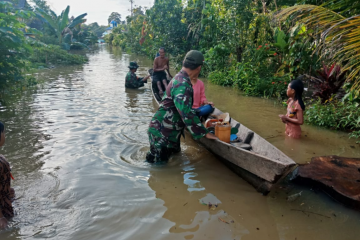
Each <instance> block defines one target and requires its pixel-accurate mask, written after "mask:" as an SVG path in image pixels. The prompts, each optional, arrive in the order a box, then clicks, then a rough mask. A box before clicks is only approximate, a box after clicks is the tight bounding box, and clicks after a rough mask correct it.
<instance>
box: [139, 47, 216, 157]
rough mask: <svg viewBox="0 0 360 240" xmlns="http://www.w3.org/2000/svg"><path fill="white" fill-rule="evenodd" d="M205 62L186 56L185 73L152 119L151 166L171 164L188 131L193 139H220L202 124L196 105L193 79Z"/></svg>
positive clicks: (198, 54)
mask: <svg viewBox="0 0 360 240" xmlns="http://www.w3.org/2000/svg"><path fill="white" fill-rule="evenodd" d="M203 62H204V56H203V55H202V53H201V52H199V51H195V50H191V51H190V52H188V53H187V54H186V56H185V59H184V61H183V67H182V69H181V71H180V72H179V73H178V74H176V76H175V77H174V78H173V79H172V80H171V81H170V83H169V85H168V86H167V88H166V92H165V94H164V97H163V99H162V101H161V102H160V107H159V109H158V111H157V112H156V113H155V115H154V116H153V118H152V119H151V122H150V125H149V129H148V135H149V141H150V151H149V152H148V153H147V155H146V160H147V161H148V162H152V163H153V162H158V161H167V160H168V159H169V157H170V155H171V154H172V153H176V152H180V150H181V149H180V136H181V135H182V134H184V132H183V131H184V129H185V127H186V128H187V129H188V130H189V132H190V134H191V135H192V137H193V138H194V139H195V140H196V139H200V138H202V137H206V138H209V139H217V137H216V136H215V135H213V134H212V133H209V132H208V130H207V129H206V128H205V127H204V126H203V125H202V124H201V122H200V119H199V117H198V116H197V115H196V113H195V110H193V109H192V105H193V88H192V84H191V80H190V79H197V78H198V76H199V73H200V71H201V66H202V65H203Z"/></svg>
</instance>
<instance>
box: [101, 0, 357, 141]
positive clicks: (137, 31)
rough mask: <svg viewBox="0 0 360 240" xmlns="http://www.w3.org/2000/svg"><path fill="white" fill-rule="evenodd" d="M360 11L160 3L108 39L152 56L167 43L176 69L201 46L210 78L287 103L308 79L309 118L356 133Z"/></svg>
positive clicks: (277, 4)
mask: <svg viewBox="0 0 360 240" xmlns="http://www.w3.org/2000/svg"><path fill="white" fill-rule="evenodd" d="M359 14H360V1H359V0H320V1H318V0H221V1H220V0H211V1H205V0H194V1H180V0H155V2H154V5H153V6H152V7H151V8H150V9H142V8H141V7H138V8H136V9H135V10H134V12H133V13H132V15H131V16H129V17H127V19H126V22H124V23H123V24H120V25H119V26H118V27H117V28H115V29H114V30H113V32H112V33H111V34H109V35H107V36H106V38H105V40H106V42H108V43H109V44H112V45H114V46H120V47H121V48H122V49H123V50H124V51H131V52H136V53H140V54H145V55H148V56H149V57H150V58H153V57H154V56H155V53H156V52H157V50H158V48H159V47H165V49H166V50H167V52H168V53H169V54H170V55H171V59H172V61H173V62H174V64H175V65H176V66H177V67H179V66H180V64H181V61H182V59H183V57H184V54H185V53H186V52H187V51H189V50H191V49H197V50H200V51H202V52H203V53H204V54H205V60H206V65H205V66H204V68H203V71H202V73H203V74H205V75H206V76H207V77H208V79H210V81H212V82H214V83H216V84H219V85H224V86H232V87H235V88H238V89H241V90H242V91H244V93H245V94H247V95H253V96H260V97H276V98H278V99H280V100H282V99H284V98H286V93H285V89H286V88H287V85H288V84H289V82H290V81H291V80H292V79H294V78H297V77H299V76H302V79H303V81H304V82H305V86H306V88H307V90H308V92H307V101H308V105H309V108H308V109H309V110H308V111H307V112H306V120H307V122H308V123H311V124H314V125H318V126H324V127H328V128H332V129H341V130H348V131H354V132H353V134H352V136H354V137H358V136H359V135H360V134H359V131H360V126H359V121H360V119H359V118H360V116H359V112H358V111H355V110H356V109H357V106H358V104H359V100H360V96H359V90H360V78H359V70H360V61H359V59H360V58H359V53H360V47H359V46H360V45H359V36H360V31H359V28H358V25H359V23H360V22H359V21H360V15H359ZM345 83H346V84H345ZM344 84H345V85H346V86H345V87H344ZM350 95H351V97H349V96H350ZM344 96H345V97H344ZM318 99H319V100H318ZM330 100H331V101H330ZM311 105H312V107H311ZM330 109H335V110H334V111H330ZM352 111H354V113H353V114H351V117H349V113H350V112H352Z"/></svg>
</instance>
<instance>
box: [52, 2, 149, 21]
mask: <svg viewBox="0 0 360 240" xmlns="http://www.w3.org/2000/svg"><path fill="white" fill-rule="evenodd" d="M153 2H154V0H134V3H133V7H134V6H135V5H136V6H142V7H147V8H150V7H151V6H152V5H153ZM47 3H48V4H49V6H50V8H51V9H52V10H53V11H55V13H56V14H60V13H61V11H62V10H64V9H65V8H66V7H67V6H68V5H70V14H69V16H74V17H76V16H78V15H80V14H83V13H87V14H88V15H87V16H86V19H87V21H86V24H90V23H93V22H97V23H98V24H99V25H108V23H107V19H108V17H109V16H110V14H111V13H112V12H118V13H120V14H121V20H125V19H126V18H125V17H126V16H128V15H130V11H129V9H130V2H129V0H101V1H94V0H92V1H91V0H47Z"/></svg>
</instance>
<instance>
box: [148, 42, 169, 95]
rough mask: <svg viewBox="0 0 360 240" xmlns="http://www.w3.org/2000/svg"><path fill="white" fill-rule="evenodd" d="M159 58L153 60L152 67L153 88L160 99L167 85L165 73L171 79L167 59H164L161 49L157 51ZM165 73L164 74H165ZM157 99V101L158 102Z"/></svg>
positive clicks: (163, 51)
mask: <svg viewBox="0 0 360 240" xmlns="http://www.w3.org/2000/svg"><path fill="white" fill-rule="evenodd" d="M159 54H160V56H159V57H156V58H155V59H154V65H153V70H154V73H153V82H152V84H153V88H155V89H157V91H156V92H158V94H159V97H160V99H161V98H162V97H163V95H164V91H165V89H166V87H167V85H168V81H167V77H166V72H167V73H168V74H169V77H170V78H172V76H171V74H170V71H169V58H167V57H165V49H164V48H163V47H161V48H160V49H159ZM165 71H166V72H165ZM160 99H158V100H160Z"/></svg>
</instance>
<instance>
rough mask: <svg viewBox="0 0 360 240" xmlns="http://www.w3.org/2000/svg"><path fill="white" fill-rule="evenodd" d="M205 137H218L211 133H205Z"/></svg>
mask: <svg viewBox="0 0 360 240" xmlns="http://www.w3.org/2000/svg"><path fill="white" fill-rule="evenodd" d="M205 137H206V138H207V139H218V138H217V137H216V136H215V135H214V134H212V133H207V134H206V135H205Z"/></svg>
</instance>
